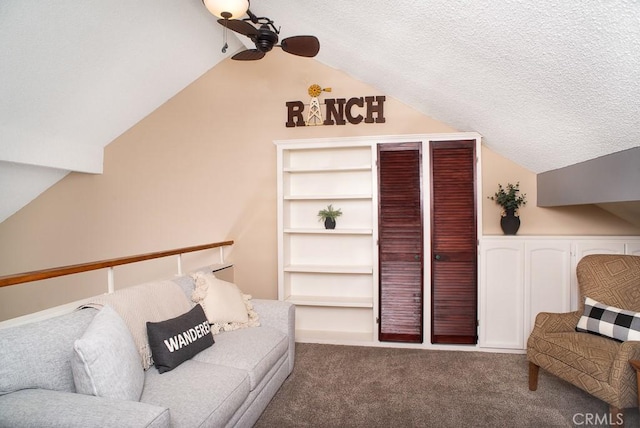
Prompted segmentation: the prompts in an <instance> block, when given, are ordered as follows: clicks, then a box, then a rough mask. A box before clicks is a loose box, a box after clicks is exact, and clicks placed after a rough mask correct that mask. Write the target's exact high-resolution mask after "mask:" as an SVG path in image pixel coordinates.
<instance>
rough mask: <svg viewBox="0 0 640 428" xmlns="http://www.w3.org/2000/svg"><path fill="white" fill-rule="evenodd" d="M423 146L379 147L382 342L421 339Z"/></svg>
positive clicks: (383, 145)
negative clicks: (421, 160)
mask: <svg viewBox="0 0 640 428" xmlns="http://www.w3.org/2000/svg"><path fill="white" fill-rule="evenodd" d="M421 147H422V144H421V143H398V144H392V143H389V144H379V145H378V192H379V194H378V197H379V202H378V260H379V273H380V276H379V287H380V293H379V296H380V302H379V325H378V328H379V331H378V333H379V334H378V338H379V340H380V341H387V342H412V343H422V340H423V227H422V191H421V182H422V179H421V178H422V177H421V176H422V174H421V162H420V159H421V151H422V149H421Z"/></svg>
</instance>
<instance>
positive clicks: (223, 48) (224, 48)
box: [222, 19, 229, 53]
mask: <svg viewBox="0 0 640 428" xmlns="http://www.w3.org/2000/svg"><path fill="white" fill-rule="evenodd" d="M222 41H223V42H224V45H222V53H227V49H228V48H229V45H228V44H227V20H226V19H225V20H224V29H223V30H222Z"/></svg>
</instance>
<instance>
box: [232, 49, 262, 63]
mask: <svg viewBox="0 0 640 428" xmlns="http://www.w3.org/2000/svg"><path fill="white" fill-rule="evenodd" d="M264 55H265V53H264V52H262V51H259V50H258V49H247V50H244V51H242V52H238V53H237V54H235V55H234V56H232V57H231V59H235V60H237V61H255V60H257V59H262V58H264Z"/></svg>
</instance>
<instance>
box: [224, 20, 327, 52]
mask: <svg viewBox="0 0 640 428" xmlns="http://www.w3.org/2000/svg"><path fill="white" fill-rule="evenodd" d="M247 15H249V17H248V18H244V19H226V18H225V19H218V23H219V24H220V25H222V26H224V27H225V28H228V29H230V30H232V31H235V32H236V33H239V34H242V35H243V36H247V37H249V38H250V39H251V41H252V42H253V43H254V44H255V46H256V47H255V49H246V50H244V51H241V52H238V53H237V54H235V55H234V56H232V57H231V59H235V60H238V61H255V60H258V59H262V58H264V56H265V55H266V53H267V52H269V51H270V50H271V49H273V47H274V46H275V47H279V48H281V49H282V50H283V51H285V52H287V53H290V54H293V55H298V56H303V57H308V58H311V57H314V56H316V55H317V54H318V52H319V51H320V41H319V40H318V38H317V37H315V36H293V37H287V38H285V39H282V41H280V44H279V45H277V44H276V43H278V34H280V28H279V27H278V28H276V26H275V25H274V24H273V21H272V20H271V19H269V18H266V17H258V16H256V15H254V14H253V13H252V12H251V11H250V10H248V9H247ZM249 22H251V24H250V23H249ZM252 24H253V25H252ZM256 25H259V27H256Z"/></svg>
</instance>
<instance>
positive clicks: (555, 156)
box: [0, 0, 640, 221]
mask: <svg viewBox="0 0 640 428" xmlns="http://www.w3.org/2000/svg"><path fill="white" fill-rule="evenodd" d="M251 9H252V11H253V12H254V13H256V14H257V15H259V16H264V15H266V16H269V17H270V18H272V19H274V20H275V21H276V24H277V25H280V26H282V33H281V37H288V36H292V35H298V34H313V35H316V36H317V37H318V38H319V39H320V42H321V50H320V54H319V55H318V56H317V57H316V59H317V60H318V61H320V62H322V63H324V64H327V65H329V66H331V67H334V68H336V69H340V70H343V71H345V72H346V73H348V74H349V75H351V76H353V77H354V78H356V79H359V80H361V81H364V82H366V83H368V84H369V85H371V86H373V87H376V88H377V89H378V90H379V91H380V92H381V93H384V94H386V95H388V96H392V97H394V98H397V99H399V100H401V101H403V102H404V103H406V104H408V105H410V106H412V107H414V108H415V109H417V110H419V111H421V112H423V113H425V114H426V115H429V116H431V117H433V118H435V119H438V120H440V121H443V122H445V123H447V124H449V125H451V126H453V127H455V128H457V129H460V130H469V131H477V132H479V133H480V134H482V135H483V137H484V140H483V141H484V143H485V144H486V145H487V146H488V147H490V148H491V149H493V150H494V151H496V152H498V153H500V154H501V155H503V156H505V157H508V158H510V159H512V160H513V161H515V162H517V163H519V164H520V165H522V166H524V167H526V168H528V169H530V170H531V171H533V172H543V171H548V170H551V169H555V168H559V167H563V166H566V165H570V164H574V163H577V162H581V161H584V160H588V159H592V158H595V157H599V156H602V155H606V154H609V153H612V152H617V151H621V150H625V149H628V148H631V147H637V146H640V126H638V125H639V120H638V118H639V117H640V108H639V107H640V101H639V100H640V55H639V52H640V2H638V0H606V1H605V0H590V1H586V2H585V1H583V0H565V1H549V0H546V1H545V0H538V1H536V2H528V1H524V0H520V1H515V0H503V1H499V2H496V1H492V0H474V1H455V0H434V1H429V2H426V1H423V0H396V1H394V2H389V1H384V0H370V1H367V2H356V1H345V2H333V3H331V4H328V3H327V2H318V1H311V0H296V1H295V2H292V1H290V0H253V2H252V7H251ZM0 39H1V40H3V43H2V44H0V58H2V61H0V200H2V201H3V202H2V204H1V205H0V221H2V220H4V219H5V218H7V217H8V216H10V215H11V214H13V213H14V212H15V211H16V210H17V209H19V208H20V207H21V206H23V205H24V204H25V203H27V202H28V201H29V200H31V199H32V198H33V197H35V196H37V195H38V194H39V193H40V192H42V191H43V190H45V189H46V188H47V187H49V186H50V185H51V184H53V183H55V182H56V181H57V180H59V179H60V178H61V177H63V176H64V175H65V174H66V172H67V171H69V170H74V171H87V172H99V171H100V169H101V164H102V148H103V147H104V146H105V145H107V144H108V143H109V142H111V141H112V140H113V139H115V138H116V137H117V136H118V135H120V134H121V133H123V132H124V131H126V130H127V129H128V128H129V127H131V126H132V125H134V124H135V123H136V122H138V121H139V120H141V119H142V118H143V117H144V116H146V115H147V114H149V113H150V112H151V111H153V110H154V109H155V108H157V107H158V106H159V105H161V104H162V103H163V102H165V101H166V100H167V99H169V98H170V97H172V96H173V95H175V94H176V93H177V92H179V91H180V90H181V89H183V88H184V87H186V86H187V85H188V84H189V83H191V82H192V81H194V80H195V79H196V78H198V77H199V76H200V75H202V74H203V73H204V72H206V71H207V70H208V69H210V68H211V67H213V66H214V65H215V64H216V63H217V62H219V61H221V60H222V59H224V57H225V55H223V54H222V53H221V52H220V50H219V49H212V48H211V41H212V40H222V33H221V27H220V26H219V25H217V24H215V19H214V18H213V17H212V16H211V15H210V14H209V13H208V12H207V11H206V9H205V8H204V6H203V5H202V3H201V1H200V0H136V1H125V0H110V1H108V2H104V1H98V0H84V1H78V0H57V1H55V2H25V1H24V0H2V1H0ZM242 39H245V40H246V38H244V37H242ZM229 44H230V48H229V51H228V53H227V55H230V54H232V53H233V52H235V51H236V50H238V49H239V48H240V47H241V41H239V40H238V39H236V38H235V37H234V36H231V37H230V40H229ZM36 153H40V155H35V154H36ZM17 183H19V184H17Z"/></svg>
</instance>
